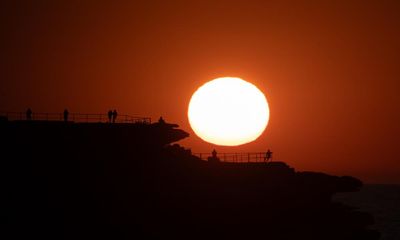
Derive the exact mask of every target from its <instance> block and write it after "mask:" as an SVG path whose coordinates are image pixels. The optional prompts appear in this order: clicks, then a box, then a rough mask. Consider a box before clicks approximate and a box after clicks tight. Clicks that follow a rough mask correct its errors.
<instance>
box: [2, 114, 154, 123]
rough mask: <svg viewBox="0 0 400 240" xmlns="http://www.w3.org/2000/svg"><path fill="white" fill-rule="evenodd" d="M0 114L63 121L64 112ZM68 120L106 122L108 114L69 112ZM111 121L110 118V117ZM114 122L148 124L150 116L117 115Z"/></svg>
mask: <svg viewBox="0 0 400 240" xmlns="http://www.w3.org/2000/svg"><path fill="white" fill-rule="evenodd" d="M0 116H4V117H6V118H7V119H8V120H9V121H23V120H31V121H64V113H41V112H32V114H31V116H30V119H29V117H28V116H27V114H26V113H25V112H0ZM67 120H68V121H72V122H83V123H107V122H110V119H109V117H108V114H92V113H69V114H68V118H67ZM111 121H112V119H111ZM115 123H143V124H150V123H151V118H149V117H139V116H130V115H119V114H118V116H117V117H116V119H115Z"/></svg>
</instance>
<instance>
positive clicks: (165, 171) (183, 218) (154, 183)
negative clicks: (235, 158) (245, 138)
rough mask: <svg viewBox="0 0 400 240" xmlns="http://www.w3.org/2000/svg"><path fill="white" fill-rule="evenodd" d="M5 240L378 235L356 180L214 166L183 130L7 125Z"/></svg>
mask: <svg viewBox="0 0 400 240" xmlns="http://www.w3.org/2000/svg"><path fill="white" fill-rule="evenodd" d="M0 131H1V146H2V151H1V153H2V155H3V157H2V161H1V176H2V186H1V187H2V190H3V191H2V193H3V197H2V198H3V200H5V201H4V203H3V204H2V207H1V208H2V209H1V212H2V216H3V218H4V219H3V220H5V225H4V226H5V230H4V231H3V232H2V233H1V234H2V235H6V234H7V235H8V236H10V237H7V238H3V239H32V238H40V239H148V238H156V239H170V238H171V239H274V240H276V239H291V240H296V239H319V240H323V239H328V240H329V239H341V240H347V239H363V240H369V239H371V240H372V239H379V233H377V232H376V231H374V230H369V229H368V226H369V225H371V224H372V223H373V218H372V216H371V215H369V214H367V213H362V212H358V211H357V210H356V209H354V208H351V207H348V206H345V205H342V204H339V203H335V202H332V200H331V199H332V196H333V195H334V194H335V193H337V192H347V191H358V190H359V189H360V188H361V187H362V183H361V182H360V181H359V180H357V179H355V178H353V177H348V176H344V177H338V176H330V175H327V174H323V173H316V172H296V171H295V170H294V169H293V168H290V167H289V166H287V165H286V164H285V163H283V162H274V161H272V162H269V163H223V162H218V161H212V162H207V161H203V160H200V158H198V157H196V156H194V155H192V153H191V151H190V150H188V149H185V148H183V147H181V146H179V145H177V144H173V143H174V142H176V141H179V140H181V139H184V138H186V137H188V136H189V134H187V133H186V132H184V131H183V130H180V129H178V125H175V124H168V123H166V122H165V121H164V120H163V121H159V122H157V123H152V124H146V123H130V124H127V123H116V124H110V123H74V122H67V121H53V122H49V121H8V120H7V119H6V118H4V117H3V118H0Z"/></svg>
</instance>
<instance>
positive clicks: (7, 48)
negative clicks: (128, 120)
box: [0, 1, 400, 183]
mask: <svg viewBox="0 0 400 240" xmlns="http://www.w3.org/2000/svg"><path fill="white" fill-rule="evenodd" d="M8 2H9V3H4V1H3V2H2V3H0V16H1V20H0V25H1V28H0V29H1V32H2V34H1V35H2V37H1V38H0V43H1V44H0V48H1V49H0V50H1V54H0V61H1V64H0V69H1V72H0V79H1V80H0V109H2V110H9V111H23V110H25V109H26V108H27V107H31V108H32V109H33V111H40V112H54V111H62V110H63V109H64V108H65V107H68V108H69V110H70V112H85V113H86V112H93V113H98V112H105V111H107V110H108V109H110V108H117V109H118V110H119V112H120V113H127V114H139V115H144V116H151V117H152V118H153V119H158V117H159V116H161V115H162V116H163V117H164V118H165V119H166V120H167V121H170V122H174V123H178V124H179V125H180V126H181V127H182V128H183V129H184V130H186V131H188V132H189V133H191V137H190V138H189V139H187V140H184V141H182V142H181V144H182V145H184V146H186V147H190V148H191V149H192V150H193V151H194V152H199V151H202V152H204V151H207V152H208V151H210V150H211V149H212V148H214V146H212V145H211V144H208V143H205V142H203V141H202V140H200V139H199V138H198V137H196V136H195V135H194V133H193V132H192V131H191V129H190V126H189V123H188V119H187V115H186V113H187V105H188V103H189V100H190V97H191V94H192V93H193V92H194V91H195V90H196V88H197V87H199V86H200V85H201V84H203V83H204V82H206V81H208V80H211V79H213V78H216V77H221V76H236V77H241V78H243V79H246V80H248V81H250V82H252V83H253V84H255V85H257V86H258V87H259V88H260V89H261V90H262V91H264V93H265V94H266V96H267V99H268V101H269V104H270V109H271V118H270V124H269V126H268V128H267V130H266V132H265V133H264V134H263V135H262V136H261V137H260V138H259V139H258V140H257V141H255V142H253V143H250V144H246V145H244V146H240V147H217V148H216V149H217V151H220V152H223V151H226V152H240V151H265V150H266V149H267V148H271V149H272V150H273V152H274V157H275V159H276V160H282V161H285V162H287V163H288V164H289V165H291V166H293V167H295V168H296V169H298V170H312V171H324V172H327V173H332V174H339V175H345V174H347V175H354V176H356V177H359V178H361V179H362V180H365V181H366V182H372V183H400V161H399V160H400V158H399V153H398V151H399V149H400V141H399V140H398V138H399V136H400V127H399V122H400V94H399V91H400V65H399V63H400V61H399V60H400V15H399V14H398V13H399V12H400V3H399V2H398V1H334V2H333V3H329V4H328V3H325V2H328V1H310V2H308V3H304V2H303V3H301V4H300V3H299V1H293V2H287V1H179V2H178V1H174V2H173V1H151V2H152V3H149V2H150V1H142V3H137V4H133V3H122V2H120V3H115V1H109V2H110V3H101V1H84V3H81V1H64V2H63V3H61V1H47V3H45V1H43V2H42V1H26V2H25V3H22V2H20V3H15V2H14V1H8ZM40 2H42V3H40ZM111 2H112V4H111ZM127 2H129V1H127ZM312 2H313V3H312ZM320 2H324V3H320Z"/></svg>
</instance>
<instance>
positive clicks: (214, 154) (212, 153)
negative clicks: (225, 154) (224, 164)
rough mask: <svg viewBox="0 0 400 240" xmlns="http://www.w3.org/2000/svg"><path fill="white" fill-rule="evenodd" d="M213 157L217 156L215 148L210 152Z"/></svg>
mask: <svg viewBox="0 0 400 240" xmlns="http://www.w3.org/2000/svg"><path fill="white" fill-rule="evenodd" d="M211 155H212V157H213V158H217V151H215V149H214V150H213V151H212V152H211Z"/></svg>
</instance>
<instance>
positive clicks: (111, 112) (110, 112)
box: [108, 110, 113, 123]
mask: <svg viewBox="0 0 400 240" xmlns="http://www.w3.org/2000/svg"><path fill="white" fill-rule="evenodd" d="M112 117H113V111H112V110H110V111H108V122H110V123H111V119H112Z"/></svg>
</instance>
